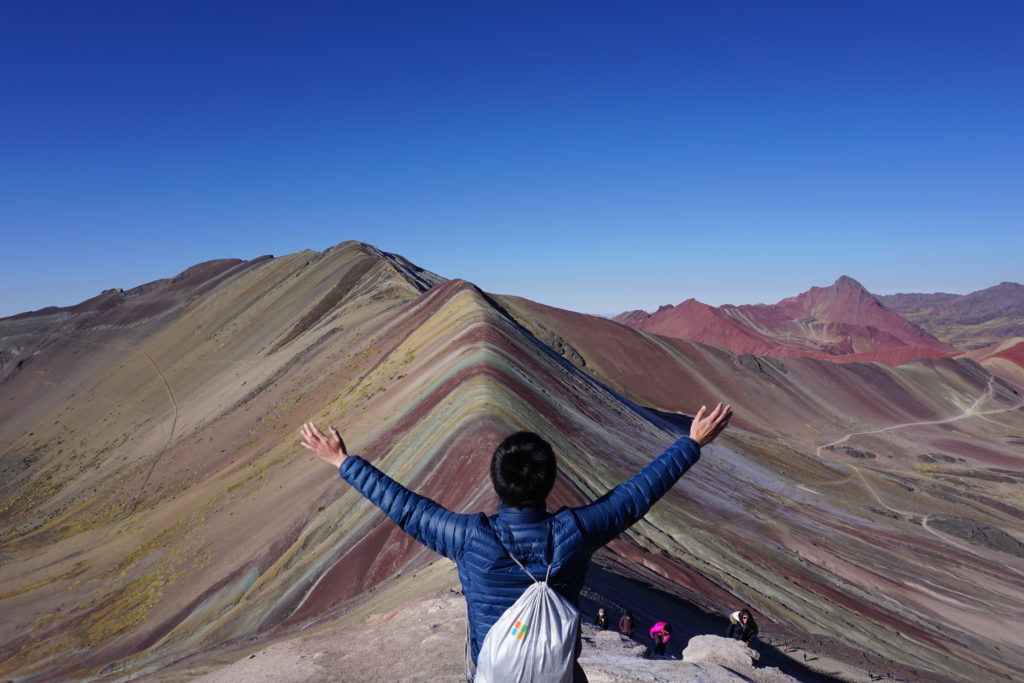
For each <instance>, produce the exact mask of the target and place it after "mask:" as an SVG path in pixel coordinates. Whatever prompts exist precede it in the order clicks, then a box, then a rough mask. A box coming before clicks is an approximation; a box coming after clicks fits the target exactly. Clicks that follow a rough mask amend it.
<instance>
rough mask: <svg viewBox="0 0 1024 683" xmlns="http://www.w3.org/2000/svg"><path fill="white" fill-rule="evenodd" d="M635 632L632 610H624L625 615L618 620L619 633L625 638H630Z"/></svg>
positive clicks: (634, 619)
mask: <svg viewBox="0 0 1024 683" xmlns="http://www.w3.org/2000/svg"><path fill="white" fill-rule="evenodd" d="M635 630H636V617H634V616H633V611H632V610H626V613H625V614H623V615H622V616H621V617H620V618H619V632H620V633H621V634H622V635H624V636H626V637H627V638H632V637H633V631H635Z"/></svg>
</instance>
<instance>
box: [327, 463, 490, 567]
mask: <svg viewBox="0 0 1024 683" xmlns="http://www.w3.org/2000/svg"><path fill="white" fill-rule="evenodd" d="M338 473H339V474H340V475H341V476H342V478H343V479H344V480H345V481H347V482H348V483H349V484H351V485H352V486H353V487H354V488H355V489H356V490H357V491H359V493H361V494H362V495H363V496H364V497H365V498H366V499H367V500H369V501H370V502H371V503H373V504H374V505H376V506H377V507H379V508H380V509H381V510H383V511H384V512H385V513H387V516H388V517H390V518H391V519H392V521H394V522H395V524H397V525H398V526H400V527H401V528H402V530H403V531H405V532H406V533H407V534H409V535H410V536H412V537H413V538H415V539H416V540H417V541H419V542H420V543H422V544H423V545H425V546H427V547H428V548H430V549H431V550H433V551H434V552H436V553H440V554H441V555H444V556H445V557H447V558H449V559H452V560H457V559H458V558H459V557H460V556H461V555H462V551H463V547H464V546H465V540H466V534H467V529H469V528H470V526H471V525H472V524H474V523H475V522H476V521H477V520H478V519H479V517H480V515H478V514H474V515H461V514H457V513H455V512H452V511H451V510H448V509H446V508H444V507H442V506H441V505H438V504H437V503H435V502H434V501H432V500H430V499H429V498H426V497H424V496H421V495H419V494H416V493H413V492H412V491H410V490H409V489H407V488H405V487H404V486H402V485H401V484H399V483H398V482H397V481H395V480H394V479H392V478H391V477H389V476H387V475H386V474H384V473H383V472H381V471H380V470H378V469H377V468H376V467H374V466H373V465H371V464H370V463H368V462H366V461H365V460H363V459H362V458H360V457H359V456H357V455H352V456H349V457H347V458H345V461H344V462H342V463H341V467H339V468H338Z"/></svg>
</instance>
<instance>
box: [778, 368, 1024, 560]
mask: <svg viewBox="0 0 1024 683" xmlns="http://www.w3.org/2000/svg"><path fill="white" fill-rule="evenodd" d="M993 381H994V378H992V377H989V379H988V386H987V387H986V388H985V392H984V393H982V394H981V395H980V396H978V398H977V399H976V400H975V401H974V402H973V403H972V404H971V405H970V406H968V407H967V408H964V410H963V412H962V413H961V414H959V415H955V416H953V417H949V418H945V419H942V420H921V421H918V422H905V423H900V424H895V425H889V426H887V427H880V428H878V429H869V430H865V431H862V432H850V433H849V434H847V435H846V436H844V437H842V438H840V439H836V440H835V441H833V442H831V443H827V444H823V445H821V446H818V447H817V448H816V449H815V455H816V456H817V457H818V458H819V459H820V458H821V457H822V456H821V452H822V450H823V449H825V448H828V447H830V446H838V445H839V444H841V443H845V442H846V441H848V440H849V439H851V438H852V437H854V436H861V435H864V434H879V433H881V432H888V431H892V430H895V429H903V428H906V427H917V426H922V425H938V424H948V423H950V422H958V421H960V420H965V419H967V418H970V417H985V416H986V415H993V414H996V413H1007V412H1012V411H1016V410H1020V409H1021V408H1024V401H1020V402H1018V403H1017V404H1015V405H1012V406H1010V407H1006V408H998V409H993V410H978V407H979V406H980V405H981V403H982V402H983V401H985V400H986V399H990V398H992V397H993V395H994V386H993ZM842 464H843V465H844V466H846V467H849V468H850V470H851V474H850V475H849V476H847V477H845V478H844V479H842V480H835V481H831V482H821V483H818V484H814V485H816V486H829V485H832V484H836V483H840V482H841V481H842V482H845V481H849V480H850V479H851V478H852V477H853V475H854V474H856V475H857V476H858V477H859V478H860V481H861V484H862V485H863V487H864V488H865V489H866V490H867V492H868V493H870V494H871V496H872V497H873V498H874V499H875V500H876V501H878V504H879V505H881V506H882V507H884V508H886V509H887V510H889V511H891V512H895V513H897V514H899V515H905V516H907V517H910V518H913V517H915V516H917V513H915V512H912V511H909V510H899V509H897V508H894V507H892V506H891V505H889V504H888V503H886V502H885V501H884V500H882V498H881V496H879V495H878V493H877V492H876V491H875V489H874V488H872V486H871V484H870V483H868V480H867V477H865V476H864V472H863V470H862V469H861V467H859V466H857V465H854V464H852V463H842ZM797 488H801V489H804V490H805V491H809V492H810V493H815V494H817V495H823V494H820V493H818V492H817V491H812V490H811V489H809V488H807V487H806V486H804V485H801V484H798V485H797ZM929 517H931V515H930V514H929V515H924V517H923V518H922V520H921V526H922V527H923V528H924V530H925V531H927V532H928V533H930V534H932V535H934V536H935V537H937V538H939V539H940V540H942V541H944V542H945V543H948V544H950V545H953V546H955V547H957V548H960V549H961V550H965V551H968V552H969V553H971V554H975V553H976V552H977V548H976V547H973V548H972V547H971V546H967V545H964V544H962V543H959V542H957V541H954V540H953V539H951V538H949V537H948V536H946V535H943V534H941V533H939V532H938V531H935V530H934V529H932V528H931V527H930V526H928V519H929ZM1004 566H1005V567H1007V568H1008V569H1010V570H1011V571H1012V572H1014V573H1015V574H1017V575H1018V576H1021V577H1024V572H1022V571H1020V570H1018V569H1016V568H1014V567H1012V566H1010V565H1009V564H1004Z"/></svg>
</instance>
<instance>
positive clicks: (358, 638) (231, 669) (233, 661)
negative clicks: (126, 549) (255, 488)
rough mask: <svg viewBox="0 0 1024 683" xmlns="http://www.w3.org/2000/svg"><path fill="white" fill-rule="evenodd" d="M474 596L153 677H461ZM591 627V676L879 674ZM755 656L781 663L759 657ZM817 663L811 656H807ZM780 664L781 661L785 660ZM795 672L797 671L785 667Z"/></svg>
mask: <svg viewBox="0 0 1024 683" xmlns="http://www.w3.org/2000/svg"><path fill="white" fill-rule="evenodd" d="M465 614H466V609H465V603H464V601H463V599H462V596H461V594H459V593H458V591H457V590H455V589H454V588H453V589H449V590H446V591H441V592H437V593H434V594H432V595H430V596H428V597H426V598H423V599H420V600H417V601H414V602H412V603H410V604H408V605H406V606H402V607H399V608H396V609H394V610H392V611H391V612H388V613H385V614H372V615H370V616H369V617H368V618H367V619H366V620H365V621H364V622H362V623H353V624H348V625H344V626H338V625H331V624H328V625H324V626H321V627H318V628H312V629H307V630H306V631H304V632H302V633H301V634H299V635H297V636H295V637H291V638H289V639H286V640H280V641H278V642H273V643H270V644H264V645H261V646H257V647H240V648H235V649H232V650H223V651H219V652H214V653H205V654H203V655H199V656H197V657H195V658H192V659H190V660H186V661H184V662H180V663H178V664H177V665H175V666H173V667H170V668H168V669H165V670H163V671H160V672H156V673H154V674H151V675H150V676H148V677H146V679H147V680H151V681H180V680H194V681H202V683H256V682H260V681H274V682H275V683H300V682H301V683H306V682H308V681H385V680H387V681H457V680H461V679H462V677H463V671H464V664H463V662H464V649H463V646H464V642H465V633H466V632H465ZM642 641H643V637H642V636H641V637H640V639H639V640H632V639H629V638H626V637H624V636H622V635H621V634H619V633H618V632H615V631H599V630H598V629H597V628H596V627H595V626H593V625H592V624H590V623H584V625H583V654H582V656H581V657H580V663H581V664H582V666H583V668H584V670H585V671H586V672H587V675H588V677H589V678H590V681H591V682H592V683H634V682H644V683H661V682H665V683H667V682H670V681H700V682H708V683H716V682H719V681H755V682H757V683H784V682H790V681H807V680H836V681H866V680H873V679H875V676H874V675H873V674H872V672H869V671H867V670H865V669H860V668H858V667H856V666H854V665H851V664H848V663H844V662H841V661H839V660H838V659H835V658H833V657H830V656H828V654H827V653H824V652H820V653H819V652H815V653H810V652H807V651H806V650H803V649H800V650H797V649H794V650H793V651H791V652H787V653H783V651H782V648H781V646H779V647H773V646H769V645H768V644H767V643H764V644H761V645H760V646H759V647H758V649H759V650H760V652H758V653H755V652H752V651H751V650H749V649H747V648H746V647H743V645H742V644H741V643H739V642H738V641H733V640H727V639H725V638H721V637H719V636H714V635H701V636H695V637H693V638H691V639H690V640H689V642H688V643H687V644H686V647H685V649H683V650H682V657H681V658H680V657H679V656H677V655H670V656H669V657H667V658H664V659H651V658H648V654H647V652H648V648H647V643H645V642H642ZM752 655H759V656H760V659H761V660H762V661H765V660H771V661H772V662H774V663H775V664H776V665H775V666H767V665H763V664H759V665H755V664H754V663H753V662H752ZM805 656H806V657H807V659H808V660H809V661H807V662H805V661H804V657H805ZM780 666H781V668H779V667H780ZM785 670H789V671H792V672H794V673H796V674H798V675H797V676H793V675H789V674H787V673H785V672H784V671H785Z"/></svg>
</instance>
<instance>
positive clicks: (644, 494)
mask: <svg viewBox="0 0 1024 683" xmlns="http://www.w3.org/2000/svg"><path fill="white" fill-rule="evenodd" d="M699 459H700V447H699V446H698V445H697V442H695V441H694V440H693V439H691V438H690V437H688V436H684V437H683V438H681V439H679V440H678V441H676V442H675V443H674V444H672V445H671V446H669V448H668V450H666V451H665V452H664V453H662V454H661V455H659V456H658V457H657V458H655V460H654V461H653V462H651V464H649V465H647V467H645V468H643V469H642V470H640V472H639V473H638V474H637V475H636V476H635V477H633V478H632V479H630V480H629V481H625V482H623V483H621V484H619V485H618V486H616V487H615V488H613V489H612V490H611V491H609V492H608V493H606V494H605V495H603V496H601V497H600V498H598V499H597V500H596V501H594V502H593V503H591V504H590V505H587V506H585V507H581V508H577V509H576V510H574V512H575V514H576V518H577V520H579V523H580V526H581V528H582V529H583V534H584V537H585V538H586V542H587V545H588V547H589V548H590V549H591V550H592V551H593V550H596V549H597V548H600V547H601V546H603V545H604V544H605V543H607V542H608V541H610V540H612V539H613V538H615V537H616V536H618V535H619V533H621V532H622V531H625V530H626V529H627V528H629V527H630V526H631V525H633V524H635V523H636V522H637V520H639V519H640V518H641V517H643V516H644V515H645V514H647V511H648V510H650V509H651V506H652V505H654V503H656V502H657V501H658V499H659V498H661V497H662V496H663V495H665V493H667V492H668V490H669V489H670V488H672V485H673V484H675V483H676V481H678V480H679V478H680V477H681V476H683V474H684V473H685V472H686V470H688V469H690V467H691V466H693V464H694V463H696V462H697V460H699Z"/></svg>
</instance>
